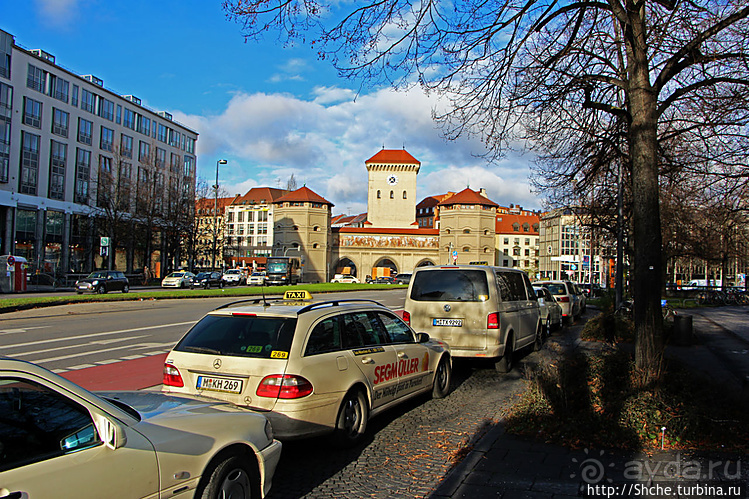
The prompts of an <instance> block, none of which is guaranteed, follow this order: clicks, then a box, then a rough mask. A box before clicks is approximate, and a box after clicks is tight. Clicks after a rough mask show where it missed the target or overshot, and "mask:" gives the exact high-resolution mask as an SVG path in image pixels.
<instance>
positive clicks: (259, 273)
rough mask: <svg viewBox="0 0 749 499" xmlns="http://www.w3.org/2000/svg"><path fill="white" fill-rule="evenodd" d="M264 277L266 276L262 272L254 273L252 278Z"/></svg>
mask: <svg viewBox="0 0 749 499" xmlns="http://www.w3.org/2000/svg"><path fill="white" fill-rule="evenodd" d="M263 275H265V274H263V273H262V272H253V273H252V277H262V276H263Z"/></svg>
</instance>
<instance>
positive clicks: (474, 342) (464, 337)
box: [403, 265, 543, 372]
mask: <svg viewBox="0 0 749 499" xmlns="http://www.w3.org/2000/svg"><path fill="white" fill-rule="evenodd" d="M404 308H405V311H404V313H403V318H404V320H405V321H406V322H407V323H409V324H410V325H411V327H412V328H414V329H415V330H417V331H424V332H426V333H428V334H429V336H431V337H433V338H437V339H439V340H442V341H444V342H445V343H447V344H448V345H450V352H451V355H453V356H454V357H469V358H489V359H494V361H495V367H496V369H497V370H498V371H500V372H508V371H510V370H511V369H512V366H513V356H514V354H515V352H517V351H518V350H520V349H521V348H524V347H527V346H534V347H535V348H540V346H541V344H542V342H543V324H542V321H541V315H540V312H539V307H538V301H537V298H536V294H535V293H534V291H533V288H532V287H531V283H530V280H529V279H528V276H527V275H526V273H525V272H523V271H521V270H517V269H511V268H505V267H491V266H488V265H473V266H471V265H451V266H444V267H420V268H417V269H416V270H415V271H414V273H413V277H412V278H411V284H410V285H409V288H408V292H407V293H406V303H405V307H404Z"/></svg>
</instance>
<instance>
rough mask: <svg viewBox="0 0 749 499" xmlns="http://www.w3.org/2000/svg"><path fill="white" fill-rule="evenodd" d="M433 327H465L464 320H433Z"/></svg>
mask: <svg viewBox="0 0 749 499" xmlns="http://www.w3.org/2000/svg"><path fill="white" fill-rule="evenodd" d="M432 326H448V327H463V319H432Z"/></svg>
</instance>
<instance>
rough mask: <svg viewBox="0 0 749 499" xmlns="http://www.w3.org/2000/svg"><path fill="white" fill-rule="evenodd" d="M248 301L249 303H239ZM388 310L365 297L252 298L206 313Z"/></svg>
mask: <svg viewBox="0 0 749 499" xmlns="http://www.w3.org/2000/svg"><path fill="white" fill-rule="evenodd" d="M247 302H250V304H249V305H241V304H243V303H247ZM373 308H374V309H383V310H390V309H389V308H387V307H386V306H385V305H383V304H381V303H379V302H377V301H374V300H365V299H343V300H328V301H321V302H313V303H301V302H292V301H286V300H283V299H282V298H281V299H266V300H264V299H262V298H254V299H249V300H239V301H236V302H232V303H227V304H226V305H222V306H220V307H218V308H216V309H214V310H211V311H210V312H208V314H207V315H243V314H247V315H255V316H258V317H288V318H296V317H298V316H300V315H302V314H305V313H309V312H318V311H321V312H327V311H330V310H335V309H337V310H352V311H356V310H362V309H373Z"/></svg>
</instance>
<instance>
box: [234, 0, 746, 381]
mask: <svg viewBox="0 0 749 499" xmlns="http://www.w3.org/2000/svg"><path fill="white" fill-rule="evenodd" d="M224 8H225V9H226V11H227V12H228V13H229V15H230V16H232V17H233V18H234V19H236V20H237V21H239V22H240V23H242V25H243V28H244V31H245V36H247V37H248V38H253V37H258V36H260V35H262V34H263V33H265V32H266V31H267V30H268V29H280V30H281V32H282V33H283V36H284V37H286V38H287V39H288V40H293V39H301V40H303V41H305V42H307V41H308V39H309V41H310V43H311V45H312V46H314V47H315V48H316V49H317V50H319V54H320V57H322V58H324V59H330V60H332V62H333V64H335V65H336V67H337V68H338V69H339V70H340V71H341V72H342V74H344V75H346V76H350V77H362V78H365V79H366V80H367V81H370V82H375V83H379V82H383V81H384V82H389V83H393V84H394V85H395V86H405V85H410V84H414V83H419V84H421V85H422V86H423V87H424V88H426V89H427V90H434V91H438V92H441V93H444V95H445V96H447V97H448V98H449V99H450V101H451V103H452V107H451V109H450V110H449V111H448V112H447V113H445V114H441V115H440V114H438V115H436V118H437V119H438V120H439V121H440V122H441V123H442V124H443V125H444V127H445V128H444V130H445V132H446V135H447V136H448V137H457V136H459V135H466V134H467V135H473V134H477V135H479V136H481V138H482V139H483V140H484V141H485V142H486V144H487V146H488V147H489V149H490V150H491V154H490V157H495V156H496V155H499V154H501V153H502V152H503V151H504V150H505V149H506V147H507V146H510V145H513V142H515V141H524V142H525V143H526V145H528V146H530V147H533V148H536V149H538V150H541V151H542V152H552V153H554V152H555V151H558V152H560V153H561V151H563V150H564V149H565V148H566V147H567V146H568V144H569V143H570V142H571V141H576V140H580V139H586V138H593V140H590V141H589V142H590V143H591V144H600V143H602V140H599V139H600V138H603V137H605V136H606V133H604V132H605V131H607V130H609V131H617V130H618V131H620V133H621V135H620V137H619V138H620V140H619V141H618V142H619V146H620V147H621V151H619V152H620V154H621V155H622V157H623V158H624V160H625V161H626V165H627V167H628V168H627V169H628V170H629V179H630V182H631V183H630V190H631V196H632V197H631V201H632V227H633V234H632V236H633V242H634V259H633V260H634V261H633V264H634V279H633V284H634V285H633V294H634V296H635V326H636V334H637V341H636V348H635V350H636V352H635V357H636V363H637V365H638V367H639V368H640V370H641V374H642V376H641V379H642V381H643V382H648V381H650V380H653V379H656V378H657V377H658V376H659V374H660V369H661V361H662V350H663V340H662V317H661V313H660V303H659V300H660V289H661V286H660V285H659V284H660V282H661V280H662V271H661V269H662V265H663V263H662V257H661V249H662V244H661V242H662V241H661V221H660V203H659V195H660V190H659V173H660V170H659V169H660V167H661V166H662V162H661V156H660V155H659V140H660V142H661V143H663V142H664V141H665V140H666V139H667V138H668V137H669V136H671V137H680V140H681V141H682V142H685V143H689V144H690V148H694V149H698V150H701V151H704V153H705V154H706V155H708V156H709V157H711V158H712V159H713V160H716V159H718V160H722V162H723V163H724V164H725V165H730V164H733V165H737V164H738V163H739V162H737V161H736V159H737V158H736V156H737V155H742V154H744V151H745V148H746V144H747V139H746V137H745V134H743V126H745V124H746V123H747V113H748V112H749V106H747V100H749V99H748V98H747V89H748V88H749V87H748V85H747V83H749V65H747V60H749V46H747V44H746V40H747V35H748V34H749V33H747V28H748V27H749V24H748V23H747V16H749V6H747V5H746V3H745V2H743V1H741V0H727V1H726V2H722V3H720V4H716V3H715V2H710V1H707V0H696V1H692V2H674V1H673V0H650V1H648V0H606V1H602V2H593V1H587V0H586V1H580V2H563V3H558V2H556V1H554V0H545V1H533V0H530V1H526V0H522V1H521V0H509V1H507V2H502V3H499V4H498V3H496V2H480V1H471V0H463V1H461V0H458V1H456V2H449V3H443V2H435V1H430V0H425V1H424V2H419V3H413V2H408V1H405V0H384V1H379V2H371V3H366V4H361V3H354V4H338V3H335V2H321V1H315V0H296V1H295V0H288V1H283V2H278V3H270V4H269V3H268V2H266V1H264V0H242V1H239V0H227V1H225V2H224ZM336 9H338V10H336ZM344 9H349V10H344ZM331 11H333V12H331ZM329 20H330V21H329ZM329 23H330V24H329ZM308 37H309V38H308ZM609 137H611V135H609ZM717 148H720V153H719V154H716V153H715V151H716V150H717ZM560 155H561V154H560ZM577 164H578V165H588V164H590V163H589V162H577ZM577 173H578V172H570V174H573V175H577ZM587 177H588V175H583V178H582V179H580V182H579V184H580V185H585V179H586V178H587Z"/></svg>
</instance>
